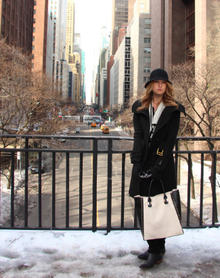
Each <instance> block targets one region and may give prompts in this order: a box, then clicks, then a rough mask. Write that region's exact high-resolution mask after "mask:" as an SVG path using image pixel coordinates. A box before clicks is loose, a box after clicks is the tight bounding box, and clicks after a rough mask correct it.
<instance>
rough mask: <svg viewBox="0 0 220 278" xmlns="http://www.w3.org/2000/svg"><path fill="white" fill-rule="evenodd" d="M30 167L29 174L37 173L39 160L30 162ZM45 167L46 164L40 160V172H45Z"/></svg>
mask: <svg viewBox="0 0 220 278" xmlns="http://www.w3.org/2000/svg"><path fill="white" fill-rule="evenodd" d="M30 169H31V174H37V173H39V160H35V161H34V162H33V163H32V165H31V167H30ZM45 169H46V164H45V162H44V161H43V160H42V161H41V173H44V172H45Z"/></svg>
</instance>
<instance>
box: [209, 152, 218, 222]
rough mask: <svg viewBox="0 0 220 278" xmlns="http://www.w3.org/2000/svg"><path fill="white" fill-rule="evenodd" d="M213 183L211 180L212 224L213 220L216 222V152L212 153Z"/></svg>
mask: <svg viewBox="0 0 220 278" xmlns="http://www.w3.org/2000/svg"><path fill="white" fill-rule="evenodd" d="M213 164H214V167H213V181H212V182H213V183H212V182H211V186H212V225H215V222H217V218H218V215H217V206H216V188H215V185H216V153H213Z"/></svg>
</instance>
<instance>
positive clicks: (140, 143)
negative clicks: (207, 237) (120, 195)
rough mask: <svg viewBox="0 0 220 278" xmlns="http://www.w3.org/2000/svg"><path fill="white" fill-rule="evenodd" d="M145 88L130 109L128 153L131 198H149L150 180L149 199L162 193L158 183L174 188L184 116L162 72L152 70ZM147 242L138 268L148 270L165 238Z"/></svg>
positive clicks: (159, 259) (159, 257) (157, 258)
mask: <svg viewBox="0 0 220 278" xmlns="http://www.w3.org/2000/svg"><path fill="white" fill-rule="evenodd" d="M145 88H146V90H145V92H144V94H143V97H142V99H141V100H138V101H136V102H135V103H134V104H133V106H132V112H133V113H134V114H133V123H134V146H133V151H132V153H131V163H133V169H132V177H131V184H130V189H129V195H130V196H131V197H134V196H135V195H141V196H148V189H149V184H150V182H151V180H152V179H153V180H154V181H153V186H152V188H151V195H152V196H154V195H157V194H160V193H162V188H161V185H160V180H162V182H163V184H164V188H165V191H166V192H167V191H171V190H172V189H174V188H176V186H177V185H176V173H175V167H174V159H173V154H172V151H173V148H174V144H175V140H176V137H177V133H178V129H179V122H180V112H183V113H185V109H184V107H183V106H182V105H181V104H179V103H177V102H176V101H175V100H174V90H173V87H172V83H171V81H169V78H168V74H167V72H166V71H165V70H163V69H155V70H153V71H152V72H151V74H150V81H149V82H147V83H146V84H145ZM135 200H136V201H135V202H136V204H135V206H136V209H137V210H138V208H139V209H140V204H139V203H138V199H135ZM137 212H138V211H137ZM147 242H148V245H149V248H148V250H147V251H146V252H145V253H143V254H141V255H139V256H138V258H140V259H145V260H146V262H145V263H144V264H141V265H140V268H149V267H152V266H153V265H154V264H159V263H161V262H162V254H164V253H165V238H161V239H155V240H148V241H147Z"/></svg>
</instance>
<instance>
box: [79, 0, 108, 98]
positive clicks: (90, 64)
mask: <svg viewBox="0 0 220 278" xmlns="http://www.w3.org/2000/svg"><path fill="white" fill-rule="evenodd" d="M111 10H112V0H92V1H91V0H75V17H76V20H75V32H76V33H80V34H81V48H82V50H83V51H84V52H85V53H86V54H85V55H86V91H87V96H90V92H91V84H92V71H93V69H94V49H95V48H97V47H98V43H99V38H100V31H101V27H103V26H106V28H107V29H108V30H109V34H110V31H111V16H112V12H111Z"/></svg>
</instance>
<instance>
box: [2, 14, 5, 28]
mask: <svg viewBox="0 0 220 278" xmlns="http://www.w3.org/2000/svg"><path fill="white" fill-rule="evenodd" d="M4 25H5V17H4V15H2V26H4Z"/></svg>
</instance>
